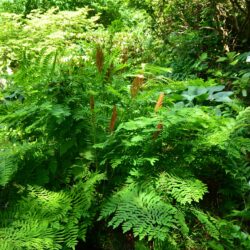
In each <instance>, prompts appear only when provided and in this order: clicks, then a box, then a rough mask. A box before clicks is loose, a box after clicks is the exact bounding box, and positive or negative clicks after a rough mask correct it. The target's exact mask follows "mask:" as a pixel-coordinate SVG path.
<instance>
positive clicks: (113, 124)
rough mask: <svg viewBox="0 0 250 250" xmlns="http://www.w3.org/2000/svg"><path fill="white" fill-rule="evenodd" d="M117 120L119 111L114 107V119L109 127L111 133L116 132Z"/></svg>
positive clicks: (112, 118)
mask: <svg viewBox="0 0 250 250" xmlns="http://www.w3.org/2000/svg"><path fill="white" fill-rule="evenodd" d="M116 119H117V109H116V105H114V107H113V112H112V117H111V121H110V125H109V131H110V132H113V131H114V128H115V122H116Z"/></svg>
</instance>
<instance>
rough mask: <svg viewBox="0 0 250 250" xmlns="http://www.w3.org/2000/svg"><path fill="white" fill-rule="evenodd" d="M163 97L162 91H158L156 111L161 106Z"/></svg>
mask: <svg viewBox="0 0 250 250" xmlns="http://www.w3.org/2000/svg"><path fill="white" fill-rule="evenodd" d="M163 99H164V93H160V95H159V98H158V101H157V103H156V105H155V112H157V111H158V110H159V109H160V108H161V107H162V103H163Z"/></svg>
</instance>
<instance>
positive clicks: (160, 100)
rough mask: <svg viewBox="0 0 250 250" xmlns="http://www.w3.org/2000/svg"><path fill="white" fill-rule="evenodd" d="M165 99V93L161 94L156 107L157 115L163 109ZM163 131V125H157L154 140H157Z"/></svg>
mask: <svg viewBox="0 0 250 250" xmlns="http://www.w3.org/2000/svg"><path fill="white" fill-rule="evenodd" d="M163 99H164V93H160V95H159V98H158V101H157V103H156V105H155V112H156V113H157V112H158V110H159V109H160V108H161V107H162V103H163ZM162 129H163V124H162V123H159V124H158V125H157V131H156V132H155V133H154V134H153V138H154V139H156V138H157V137H158V136H159V134H160V133H161V131H162Z"/></svg>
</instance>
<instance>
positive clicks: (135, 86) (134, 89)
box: [130, 75, 144, 98]
mask: <svg viewBox="0 0 250 250" xmlns="http://www.w3.org/2000/svg"><path fill="white" fill-rule="evenodd" d="M143 82H144V76H143V75H138V76H136V77H135V79H134V80H133V82H132V85H131V88H130V93H131V97H132V98H134V97H135V96H136V95H137V93H138V91H139V90H140V88H141V86H142V85H143Z"/></svg>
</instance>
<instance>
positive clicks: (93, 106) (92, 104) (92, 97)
mask: <svg viewBox="0 0 250 250" xmlns="http://www.w3.org/2000/svg"><path fill="white" fill-rule="evenodd" d="M90 109H91V111H94V109H95V99H94V96H90Z"/></svg>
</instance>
